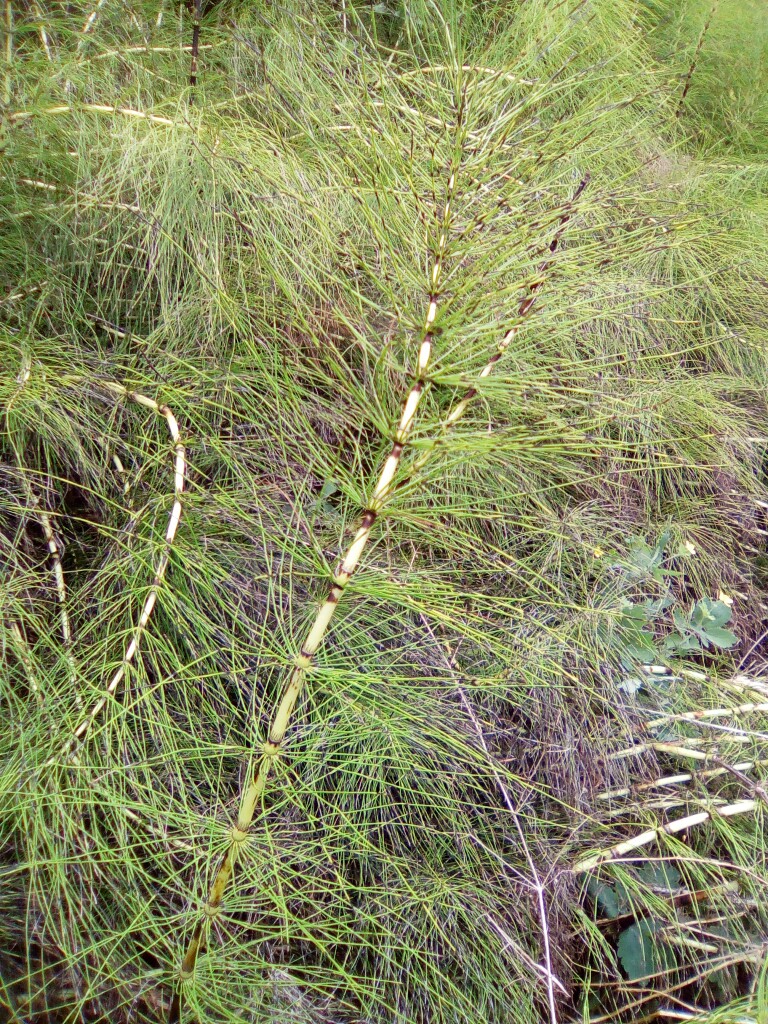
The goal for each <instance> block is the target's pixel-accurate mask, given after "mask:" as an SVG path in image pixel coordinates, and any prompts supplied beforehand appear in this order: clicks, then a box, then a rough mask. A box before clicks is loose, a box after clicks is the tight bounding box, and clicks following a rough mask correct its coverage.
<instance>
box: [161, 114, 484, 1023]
mask: <svg viewBox="0 0 768 1024" xmlns="http://www.w3.org/2000/svg"><path fill="white" fill-rule="evenodd" d="M465 102H466V96H465V95H462V96H461V97H460V99H459V102H458V105H457V110H456V137H455V146H454V152H453V156H452V159H451V164H450V167H449V173H448V180H447V183H446V186H445V200H444V203H443V207H442V211H441V215H440V216H439V217H438V219H437V226H436V239H435V244H434V248H433V250H432V265H431V269H430V272H429V297H428V305H427V311H426V314H425V317H424V324H423V327H422V329H421V333H420V337H419V350H418V357H417V363H416V370H415V373H414V379H413V383H412V385H411V389H410V391H409V392H408V395H407V397H406V399H405V402H404V404H403V408H402V411H401V414H400V420H399V422H398V425H397V427H396V429H395V433H394V439H393V443H392V448H391V450H390V453H389V455H388V456H387V458H386V460H385V462H384V465H383V466H382V468H381V471H380V473H379V476H378V480H377V481H376V483H375V485H374V487H373V490H372V491H371V495H370V500H369V502H368V507H367V509H366V510H365V512H364V513H363V516H362V519H361V520H360V525H359V527H358V529H357V532H356V533H355V535H354V538H353V539H352V543H351V544H350V546H349V548H348V549H347V551H346V553H345V554H344V555H343V556H342V558H341V560H340V562H339V565H338V568H337V569H336V572H335V574H334V577H333V583H332V585H331V588H330V590H329V591H328V596H327V597H326V599H325V601H324V602H323V604H322V605H321V606H320V609H319V611H318V613H317V617H316V618H315V621H314V623H313V625H312V627H311V628H310V630H309V632H308V634H307V636H306V638H305V639H304V642H303V643H302V645H301V647H300V649H299V653H298V654H297V655H296V657H295V659H294V666H293V669H292V671H291V673H290V675H289V677H288V681H287V684H286V686H285V690H284V691H283V695H282V697H281V699H280V702H279V704H278V706H277V710H276V711H275V714H274V717H273V719H272V724H271V726H270V728H269V732H268V735H267V739H266V741H265V742H264V744H263V746H262V749H261V752H260V754H259V755H257V757H256V763H255V767H254V768H253V769H251V776H250V779H249V781H248V782H247V785H246V786H245V787H244V789H243V792H242V794H241V797H240V809H239V812H238V816H237V823H236V824H235V825H234V826H233V828H232V831H231V833H230V842H229V845H228V847H227V849H226V850H225V852H224V855H223V857H222V859H221V862H220V864H219V867H218V869H217V870H216V873H215V875H214V878H213V883H212V884H211V888H210V891H209V894H208V899H207V902H206V904H205V907H204V909H203V916H201V917H200V919H199V920H198V921H197V923H196V925H195V927H194V929H193V931H192V936H191V938H190V940H189V945H188V947H187V950H186V953H185V954H184V960H183V962H182V965H181V969H180V972H179V978H180V981H181V982H182V983H183V982H184V981H187V980H188V979H190V978H191V977H192V975H193V973H194V969H195V964H196V962H197V957H198V953H199V951H200V946H201V943H202V940H203V926H204V923H205V921H206V920H211V919H214V918H215V917H216V916H217V915H218V914H219V913H220V911H221V901H222V898H223V896H224V893H225V891H226V888H227V885H228V884H229V880H230V878H231V876H232V873H233V871H234V868H235V864H236V863H237V855H238V851H239V850H240V848H241V846H242V844H243V843H244V842H246V840H247V839H248V838H249V835H250V829H251V825H252V822H253V818H254V814H255V813H256V808H257V806H258V804H259V802H260V801H261V799H262V797H263V795H264V790H265V787H266V783H267V779H268V777H269V772H270V769H271V767H272V764H273V762H274V759H275V758H276V757H277V756H278V755H279V754H280V751H281V748H282V745H283V741H284V739H285V734H286V732H287V730H288V728H289V726H290V723H291V717H292V715H293V710H294V708H295V706H296V702H297V700H298V699H299V696H300V695H301V691H302V689H303V687H304V682H305V678H306V674H307V672H308V670H309V669H310V668H311V667H312V661H313V658H314V656H315V654H316V652H317V650H318V648H319V647H320V645H321V644H322V642H323V639H324V637H325V634H326V632H327V630H328V627H329V626H330V624H331V620H332V618H333V615H334V612H335V611H336V607H337V605H338V603H339V601H340V600H341V597H342V595H343V594H344V591H345V589H346V587H347V585H348V583H349V581H350V579H351V577H352V574H353V573H354V571H355V569H356V568H357V565H358V563H359V561H360V559H361V557H362V555H363V553H364V552H365V549H366V546H367V544H368V541H369V539H370V536H371V531H372V529H373V526H374V524H375V522H376V519H377V517H378V516H379V513H380V512H381V509H382V508H383V507H384V505H385V503H386V501H387V499H388V498H389V497H390V495H391V493H392V490H393V485H394V481H395V476H396V474H397V470H398V467H399V465H400V460H401V458H402V455H403V452H404V451H405V447H406V444H407V442H408V437H409V434H410V433H411V430H412V429H413V426H414V423H415V420H416V414H417V411H418V408H419V403H420V401H421V398H422V395H423V394H424V391H425V389H426V388H427V386H428V378H427V374H428V370H429V363H430V358H431V355H432V346H433V343H434V333H433V329H434V323H435V318H436V316H437V309H438V303H439V301H440V297H441V291H442V276H443V265H444V261H445V258H446V252H447V249H448V243H449V237H450V231H451V225H452V212H451V204H452V202H453V200H454V197H455V194H456V188H457V176H458V175H459V173H460V171H461V155H462V149H463V145H464V139H463V136H464V131H465V130H464V110H465V106H464V105H465ZM499 354H501V353H499ZM180 1015H181V992H180V989H178V988H177V990H176V991H175V992H174V995H173V999H172V1002H171V1007H170V1013H169V1021H170V1022H172V1024H174V1022H176V1021H178V1020H180Z"/></svg>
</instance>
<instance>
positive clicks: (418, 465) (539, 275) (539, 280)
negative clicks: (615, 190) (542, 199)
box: [399, 175, 589, 487]
mask: <svg viewBox="0 0 768 1024" xmlns="http://www.w3.org/2000/svg"><path fill="white" fill-rule="evenodd" d="M588 184H589V175H587V176H586V177H584V178H582V180H581V181H580V182H579V185H578V188H577V189H576V191H575V192H574V194H573V198H572V199H571V201H570V203H568V204H567V205H566V206H565V208H564V211H563V213H562V215H561V217H560V218H559V225H558V229H557V231H556V232H555V234H554V236H553V237H552V241H551V242H550V243H549V247H548V251H549V255H548V256H547V258H546V259H545V260H543V261H542V262H541V263H540V264H539V266H538V268H537V271H536V280H535V281H534V283H533V284H532V285H530V287H529V289H528V294H527V295H526V296H525V298H524V299H523V300H522V301H521V303H520V305H519V307H518V310H517V323H516V324H514V325H513V326H512V327H510V328H509V330H507V331H506V332H505V333H504V336H503V337H502V339H501V341H500V342H499V343H498V348H497V349H496V351H495V353H494V354H493V355H492V356H491V358H490V359H489V360H488V362H487V363H486V364H485V366H484V367H483V369H482V370H481V371H480V375H479V376H480V380H484V379H485V378H486V377H489V376H490V375H491V373H492V372H493V368H494V366H495V365H496V363H498V361H499V360H500V359H501V357H502V356H503V355H504V353H505V352H506V351H507V349H508V348H509V346H510V345H511V344H512V342H513V341H514V339H515V338H516V337H517V335H518V334H519V333H520V329H521V328H522V326H523V321H524V320H525V318H526V317H527V316H528V314H529V313H530V312H531V309H532V308H533V304H534V302H535V300H536V293H537V292H538V290H539V289H540V288H541V286H542V284H543V283H544V281H545V279H546V275H547V273H548V271H549V269H550V267H551V266H552V256H553V255H554V253H555V250H556V249H557V247H558V245H559V244H560V239H561V238H562V235H563V232H564V231H565V228H566V225H567V224H568V221H569V220H570V219H571V216H572V213H573V204H574V203H575V202H576V200H577V199H578V198H579V196H580V195H581V193H582V192H583V191H584V189H585V188H586V187H587V185H588ZM476 395H477V388H475V387H471V388H468V389H467V391H465V393H464V395H463V396H462V397H461V398H460V399H459V401H458V402H457V403H456V405H454V406H453V408H452V409H451V411H450V412H449V413H448V416H447V417H446V419H445V420H444V422H443V426H442V433H441V435H440V436H439V437H437V438H435V440H434V441H433V442H432V444H431V445H430V446H429V447H428V448H426V449H425V450H424V451H423V452H422V453H421V455H420V456H419V457H418V458H417V459H416V460H415V461H414V462H413V463H412V464H411V467H410V472H409V473H408V476H407V477H406V478H405V479H403V480H401V481H400V485H399V486H400V487H403V486H404V485H405V484H407V483H409V481H410V480H412V479H413V477H414V476H416V475H417V474H418V473H419V471H420V470H421V469H423V468H424V466H425V465H426V463H427V462H428V461H429V458H430V456H431V455H432V453H433V452H434V450H435V448H437V446H438V445H440V444H441V443H442V442H443V441H444V440H445V437H446V435H447V434H448V432H449V431H450V429H451V428H452V427H453V426H454V424H456V423H457V422H458V421H459V420H460V419H461V417H462V416H463V415H464V413H465V412H466V411H467V407H468V406H469V404H470V402H471V401H472V400H473V399H474V398H475V396H476Z"/></svg>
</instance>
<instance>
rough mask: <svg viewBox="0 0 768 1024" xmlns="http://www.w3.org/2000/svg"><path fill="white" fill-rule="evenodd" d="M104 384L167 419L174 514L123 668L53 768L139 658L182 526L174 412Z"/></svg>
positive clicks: (182, 469)
mask: <svg viewBox="0 0 768 1024" xmlns="http://www.w3.org/2000/svg"><path fill="white" fill-rule="evenodd" d="M103 387H105V388H107V389H108V390H109V391H111V392H112V393H113V394H115V395H119V396H120V397H122V398H127V399H128V400H129V401H131V402H136V403H137V404H138V405H143V406H144V407H145V408H147V409H151V410H152V412H154V413H157V415H158V416H162V417H163V418H164V419H165V421H166V423H167V424H168V430H169V432H170V435H171V440H172V441H173V446H174V453H175V458H174V502H173V507H172V508H171V515H170V518H169V520H168V527H167V529H166V531H165V544H164V546H163V551H162V554H161V555H160V557H159V559H158V561H157V566H156V568H155V576H154V579H153V581H152V586H151V587H150V588H149V593H148V594H147V597H146V600H145V601H144V606H143V608H142V610H141V614H140V615H139V620H138V622H137V623H136V628H135V629H134V632H133V637H132V638H131V642H130V643H129V644H128V647H127V648H126V651H125V654H124V655H123V660H122V662H121V664H120V667H119V668H118V669H117V671H116V672H115V673H114V675H113V676H112V678H111V679H110V680H109V683H108V684H107V687H106V689H105V690H104V693H103V695H102V696H101V697H100V698H99V699H98V700H97V701H96V703H95V704H94V705H93V707H92V708H91V710H90V711H89V712H88V714H87V715H86V716H85V718H84V719H83V720H82V721H81V722H80V724H79V725H78V726H77V728H76V729H75V730H74V732H73V733H72V735H71V736H70V737H69V739H68V740H67V741H66V743H64V744H63V746H62V748H61V750H60V751H59V753H58V754H57V755H56V756H55V757H52V758H51V759H50V760H49V761H47V762H46V767H50V766H51V765H54V764H56V763H57V761H59V759H60V758H62V757H67V755H68V754H69V753H70V751H71V750H72V748H73V747H74V746H75V744H76V743H78V742H80V741H82V740H83V738H84V736H85V735H86V733H87V732H88V730H89V729H90V728H91V726H92V725H93V723H94V721H95V720H96V718H97V717H98V716H99V715H100V714H101V712H102V711H103V710H104V708H105V707H106V704H107V701H108V700H109V698H110V697H111V696H112V695H113V694H114V693H115V691H116V690H117V688H118V687H119V685H120V683H121V682H122V680H123V678H124V676H125V673H126V671H127V670H128V666H129V665H130V664H131V662H132V661H133V659H134V658H135V657H136V652H137V651H138V649H139V644H140V643H141V637H142V635H143V633H144V631H145V630H146V628H147V624H148V622H149V619H150V616H151V615H152V610H153V609H154V607H155V604H156V603H157V595H158V593H159V591H160V587H161V586H162V583H163V580H164V578H165V573H166V571H167V569H168V563H169V561H170V558H171V545H172V544H173V541H174V539H175V537H176V531H177V530H178V528H179V520H180V519H181V497H182V494H183V491H184V478H185V475H186V468H187V463H186V449H185V447H184V442H183V441H182V440H181V435H180V433H179V425H178V423H177V422H176V417H175V416H174V415H173V413H172V412H171V410H170V409H169V408H168V406H167V405H159V404H158V403H157V402H156V401H155V400H154V399H152V398H147V397H146V395H140V394H139V393H138V392H136V391H130V390H129V389H128V388H126V387H124V386H123V385H122V384H117V383H115V382H113V381H108V382H106V383H104V384H103Z"/></svg>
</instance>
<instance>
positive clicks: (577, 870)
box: [571, 800, 758, 875]
mask: <svg viewBox="0 0 768 1024" xmlns="http://www.w3.org/2000/svg"><path fill="white" fill-rule="evenodd" d="M757 804H758V801H757V800H737V801H735V802H734V803H732V804H725V805H724V806H723V807H717V808H715V807H712V809H711V810H708V811H697V812H696V813H695V814H688V815H686V816H685V817H684V818H676V819H675V821H668V822H667V824H666V825H658V826H657V827H656V828H649V829H647V830H646V831H645V832H640V833H638V834H637V835H636V836H633V837H632V838H631V839H626V840H624V842H621V843H617V844H616V845H615V846H611V847H609V848H608V849H607V850H602V851H601V852H600V853H594V854H592V855H591V856H590V857H584V858H583V859H582V860H579V861H577V862H576V863H575V864H574V865H573V867H572V868H571V871H572V872H573V873H574V874H576V875H578V874H582V873H584V872H586V871H593V870H594V869H595V868H596V867H599V866H600V865H601V864H607V863H608V861H612V860H616V859H617V858H619V857H623V856H625V854H627V853H631V852H632V851H633V850H639V849H640V848H641V847H643V846H648V845H649V844H650V843H653V842H655V841H656V840H657V839H659V838H660V837H661V836H663V835H668V836H669V835H674V834H675V833H677V832H686V831H687V830H688V829H689V828H693V826H694V825H701V824H703V823H704V822H705V821H710V820H711V819H713V818H718V817H719V818H732V817H734V815H737V814H749V813H750V812H751V811H754V810H755V808H756V807H757Z"/></svg>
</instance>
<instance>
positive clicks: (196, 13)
mask: <svg viewBox="0 0 768 1024" xmlns="http://www.w3.org/2000/svg"><path fill="white" fill-rule="evenodd" d="M202 14H203V0H193V4H192V19H193V20H192V46H191V48H190V54H191V56H190V62H189V85H190V88H191V89H194V88H195V86H196V85H197V58H198V55H199V53H200V19H201V18H202Z"/></svg>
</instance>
